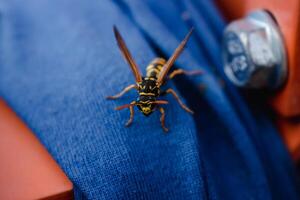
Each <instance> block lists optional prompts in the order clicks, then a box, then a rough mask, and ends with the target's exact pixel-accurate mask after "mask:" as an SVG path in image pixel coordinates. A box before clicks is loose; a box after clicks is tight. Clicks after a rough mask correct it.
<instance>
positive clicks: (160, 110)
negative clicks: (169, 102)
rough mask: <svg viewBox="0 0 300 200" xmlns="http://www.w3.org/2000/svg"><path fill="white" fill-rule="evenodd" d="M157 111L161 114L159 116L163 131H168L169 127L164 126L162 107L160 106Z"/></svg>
mask: <svg viewBox="0 0 300 200" xmlns="http://www.w3.org/2000/svg"><path fill="white" fill-rule="evenodd" d="M159 112H160V113H161V116H160V123H161V127H162V128H163V129H164V131H165V132H168V131H169V129H167V128H166V127H165V110H164V109H163V108H162V107H160V108H159Z"/></svg>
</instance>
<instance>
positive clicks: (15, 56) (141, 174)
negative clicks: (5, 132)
mask: <svg viewBox="0 0 300 200" xmlns="http://www.w3.org/2000/svg"><path fill="white" fill-rule="evenodd" d="M0 12H1V18H0V20H1V21H0V51H1V53H0V95H1V96H2V97H3V98H4V99H5V100H6V101H7V102H8V103H9V104H10V105H11V106H12V108H13V109H14V110H15V111H16V112H17V113H18V114H19V116H20V117H21V118H22V119H23V120H24V121H25V122H26V123H27V125H28V126H29V127H30V128H31V129H32V130H33V131H34V133H35V134H36V135H37V136H38V138H39V139H40V140H41V142H42V143H43V144H44V145H45V146H46V147H47V149H48V150H49V152H50V153H51V154H52V155H53V157H54V158H55V159H56V160H57V162H58V163H59V164H60V166H61V167H62V169H63V170H64V171H65V172H66V174H67V175H68V177H69V178H70V179H71V180H72V182H73V183H74V185H75V194H76V198H77V199H264V200H266V199H298V198H299V185H298V182H297V178H296V174H295V169H294V167H293V164H292V161H291V160H290V157H289V155H288V153H287V151H286V149H285V147H284V145H283V143H282V141H281V139H280V137H279V135H278V132H277V130H276V129H275V128H274V126H273V124H272V122H271V121H270V120H269V116H268V114H267V113H266V109H265V108H266V106H265V105H261V104H256V105H250V106H249V102H252V101H248V102H247V101H246V100H245V99H244V98H243V97H242V96H241V95H240V94H239V92H238V91H237V90H236V89H235V88H234V87H233V86H232V85H230V83H229V82H228V80H226V78H225V76H224V73H223V71H222V62H221V52H220V51H221V48H220V45H221V44H220V42H221V36H222V30H223V28H224V27H225V22H224V21H223V20H222V17H221V16H220V14H219V13H218V11H217V9H216V8H215V6H214V4H213V2H211V1H207V0H195V1H192V0H182V1H171V0H164V1H159V2H158V1H155V0H145V1H139V0H114V1H109V0H103V1H99V0H98V1H96V0H89V1H80V0H42V1H41V0H27V1H26V3H24V2H21V1H18V0H10V1H1V3H0ZM114 24H116V25H117V26H118V28H119V29H120V31H121V33H122V35H123V37H124V38H125V40H126V43H127V44H128V46H129V49H130V51H131V52H132V54H133V56H134V58H135V59H136V61H137V63H138V64H139V66H140V67H141V68H142V69H143V72H145V68H146V66H147V64H148V63H149V62H150V61H151V60H152V59H153V58H154V57H156V56H165V57H167V56H170V55H171V53H172V51H173V50H174V48H175V47H176V46H177V45H178V44H179V42H180V41H181V39H182V38H183V37H184V35H185V34H186V33H187V31H188V30H189V28H190V27H191V26H194V27H195V32H194V34H193V36H192V38H191V40H190V41H189V44H188V47H187V48H186V50H185V51H184V52H183V53H182V55H181V56H180V58H179V59H178V61H177V62H176V64H175V66H174V68H175V67H176V68H183V69H187V70H192V69H199V68H200V69H202V70H203V71H204V75H202V76H199V77H179V78H176V79H175V80H174V81H171V82H169V83H168V85H167V86H166V87H172V88H174V89H175V90H176V91H177V92H178V93H179V94H180V96H181V98H182V99H183V101H184V102H185V103H187V104H188V105H189V106H190V107H191V108H192V109H194V110H195V114H194V115H193V116H191V115H189V114H187V113H186V112H184V111H183V110H182V109H181V108H180V107H179V106H178V104H177V102H176V101H175V100H174V99H172V97H169V96H168V97H166V99H167V100H169V101H170V104H169V105H167V106H165V109H166V124H167V127H169V128H170V132H169V133H168V134H164V132H163V131H162V129H161V127H160V123H159V113H154V114H153V115H151V116H150V117H148V118H146V117H144V116H143V115H142V114H141V113H139V112H136V115H135V119H134V123H133V124H132V126H131V127H129V128H125V127H124V123H125V122H126V120H127V119H128V117H129V112H128V111H127V110H123V111H114V107H116V106H119V105H123V104H126V103H129V102H131V101H132V100H133V99H135V98H136V96H137V94H136V93H135V92H130V93H128V94H127V95H126V96H124V98H122V99H120V100H116V101H107V100H105V97H106V96H108V95H112V94H115V93H117V92H119V91H120V90H121V89H122V88H123V87H125V86H127V85H129V84H131V83H133V82H134V78H133V76H132V74H131V72H130V70H129V67H128V66H127V64H126V63H125V62H124V60H123V58H122V56H121V54H120V52H119V49H118V47H117V45H116V42H115V39H114V36H113V33H112V26H113V25H114ZM220 79H224V80H223V82H224V84H220ZM199 85H202V86H203V85H204V86H205V90H204V91H202V92H201V90H200V89H199Z"/></svg>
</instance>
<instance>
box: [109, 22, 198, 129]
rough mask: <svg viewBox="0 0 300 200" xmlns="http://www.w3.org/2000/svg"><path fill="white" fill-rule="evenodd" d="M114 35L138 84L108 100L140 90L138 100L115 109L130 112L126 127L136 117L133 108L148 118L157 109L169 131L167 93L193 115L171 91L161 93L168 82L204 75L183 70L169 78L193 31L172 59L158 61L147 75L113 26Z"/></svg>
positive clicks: (177, 71)
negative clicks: (185, 76) (165, 96)
mask: <svg viewBox="0 0 300 200" xmlns="http://www.w3.org/2000/svg"><path fill="white" fill-rule="evenodd" d="M113 31H114V35H115V38H116V41H117V44H118V46H119V48H120V50H121V53H122V54H123V56H124V58H125V60H126V61H127V62H128V64H129V66H130V68H131V70H132V72H133V75H134V77H135V81H136V83H135V84H132V85H129V86H127V87H126V88H124V89H123V90H122V91H121V92H120V93H118V94H116V95H114V96H108V97H107V99H118V98H120V97H121V96H123V95H124V94H125V93H127V92H128V91H130V90H132V89H136V90H137V91H138V94H139V95H138V98H137V99H136V100H135V101H132V102H131V103H130V104H126V105H123V106H119V107H117V108H116V110H122V109H125V108H129V110H130V118H129V120H128V121H127V123H126V126H129V125H130V124H131V123H132V121H133V117H134V106H137V107H138V109H139V110H140V111H141V112H142V113H143V114H144V115H145V116H149V115H150V114H151V113H153V112H154V111H155V110H158V111H159V112H160V113H161V117H160V122H161V126H162V128H163V130H164V131H166V132H167V131H168V129H167V128H166V126H165V110H164V108H163V107H162V105H164V104H168V101H166V100H161V99H160V97H161V96H163V95H166V94H171V95H173V96H174V98H175V99H176V100H177V102H178V103H179V105H180V106H181V107H182V108H183V109H184V110H185V111H186V112H188V113H191V114H193V111H192V110H191V109H189V108H188V107H187V106H186V105H185V104H184V103H183V102H182V101H181V100H180V98H179V96H178V95H177V93H176V92H175V91H174V90H173V89H171V88H169V89H167V90H164V91H163V90H161V86H162V85H163V84H165V83H166V80H167V79H172V78H174V77H175V76H177V75H180V74H186V75H197V74H201V71H200V70H193V71H185V70H182V69H176V70H174V71H173V72H172V73H170V74H169V75H168V72H169V70H170V69H171V67H172V65H173V64H174V62H175V60H176V59H177V58H178V57H179V55H180V54H181V52H182V51H183V49H184V47H185V45H186V43H187V41H188V39H189V38H190V36H191V34H192V32H193V28H192V29H191V30H190V31H189V32H188V34H187V35H186V36H185V38H184V39H183V40H182V42H181V43H180V44H179V46H178V47H177V48H176V49H175V51H174V53H173V54H172V56H171V57H170V58H169V59H168V61H166V60H165V59H163V58H155V59H154V60H153V61H152V62H151V63H150V64H149V65H148V66H147V68H146V76H144V77H143V76H142V75H141V72H140V70H139V68H138V66H137V64H136V62H135V61H134V59H133V58H132V55H131V54H130V52H129V50H128V48H127V46H126V44H125V42H124V40H123V38H122V36H121V34H120V32H119V31H118V29H117V27H116V26H114V27H113Z"/></svg>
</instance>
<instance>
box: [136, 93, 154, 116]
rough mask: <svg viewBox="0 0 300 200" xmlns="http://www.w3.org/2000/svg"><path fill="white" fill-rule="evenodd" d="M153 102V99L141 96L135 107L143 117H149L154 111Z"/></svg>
mask: <svg viewBox="0 0 300 200" xmlns="http://www.w3.org/2000/svg"><path fill="white" fill-rule="evenodd" d="M154 102H155V97H152V96H144V95H142V96H139V98H138V100H137V107H138V109H139V110H140V111H141V112H142V113H143V114H144V115H145V116H149V115H150V114H151V113H152V112H153V111H154V108H155V104H154Z"/></svg>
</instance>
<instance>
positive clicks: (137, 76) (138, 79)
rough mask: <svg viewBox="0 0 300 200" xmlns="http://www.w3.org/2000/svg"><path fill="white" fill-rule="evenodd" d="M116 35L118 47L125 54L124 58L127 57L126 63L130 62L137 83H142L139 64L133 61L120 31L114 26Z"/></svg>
mask: <svg viewBox="0 0 300 200" xmlns="http://www.w3.org/2000/svg"><path fill="white" fill-rule="evenodd" d="M113 29H114V33H115V38H116V40H117V43H118V46H119V48H120V50H121V52H122V54H123V56H124V57H125V59H126V61H127V62H128V64H129V66H130V68H131V70H132V72H133V75H134V77H135V80H136V82H141V81H142V76H141V72H140V71H139V68H138V66H137V64H136V63H135V61H134V60H133V58H132V56H131V54H130V52H129V50H128V48H127V46H126V44H125V42H124V40H123V38H122V36H121V34H120V33H119V31H118V29H117V27H116V26H114V28H113Z"/></svg>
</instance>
